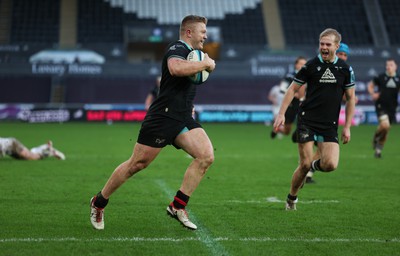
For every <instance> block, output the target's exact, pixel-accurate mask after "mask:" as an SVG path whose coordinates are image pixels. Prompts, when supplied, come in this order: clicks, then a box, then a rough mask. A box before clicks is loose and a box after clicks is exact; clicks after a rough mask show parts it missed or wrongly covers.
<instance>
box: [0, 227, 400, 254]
mask: <svg viewBox="0 0 400 256" xmlns="http://www.w3.org/2000/svg"><path fill="white" fill-rule="evenodd" d="M197 233H200V232H197V231H196V235H198V234H197ZM190 241H200V242H203V243H209V242H213V244H214V245H215V247H219V246H221V245H220V244H218V243H217V242H219V241H227V242H299V243H400V238H397V237H396V238H390V239H379V238H318V237H315V238H308V239H307V238H288V237H277V238H274V237H244V238H230V237H215V238H212V237H210V236H209V237H207V239H206V240H204V236H203V235H198V237H185V238H173V237H110V238H77V237H58V238H45V237H37V238H34V237H28V238H2V239H0V243H40V242H84V243H86V242H173V243H182V242H190ZM216 244H218V245H216ZM221 247H222V246H221ZM215 253H217V252H215ZM226 254H227V253H226V252H225V254H219V255H226Z"/></svg>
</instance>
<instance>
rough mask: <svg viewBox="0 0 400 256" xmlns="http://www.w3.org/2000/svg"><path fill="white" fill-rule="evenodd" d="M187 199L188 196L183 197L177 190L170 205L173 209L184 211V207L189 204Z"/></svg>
mask: <svg viewBox="0 0 400 256" xmlns="http://www.w3.org/2000/svg"><path fill="white" fill-rule="evenodd" d="M189 198H190V197H189V196H188V195H185V194H184V193H183V192H182V191H180V190H178V192H176V196H175V197H174V201H173V202H172V203H171V204H172V206H173V207H174V208H175V209H185V206H186V205H187V203H188V202H189Z"/></svg>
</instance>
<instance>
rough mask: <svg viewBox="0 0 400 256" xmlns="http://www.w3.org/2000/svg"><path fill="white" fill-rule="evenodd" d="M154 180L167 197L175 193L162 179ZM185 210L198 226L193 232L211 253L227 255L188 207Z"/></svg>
mask: <svg viewBox="0 0 400 256" xmlns="http://www.w3.org/2000/svg"><path fill="white" fill-rule="evenodd" d="M156 182H157V184H158V185H159V186H160V188H161V189H162V190H163V191H164V193H165V194H166V195H167V196H168V197H169V198H172V197H173V196H174V195H175V192H174V191H173V190H172V189H170V188H169V187H168V186H167V184H165V182H164V181H163V180H156ZM187 211H188V213H189V217H190V220H191V221H193V223H195V224H196V225H197V227H198V228H197V230H196V231H194V233H195V234H196V235H197V237H198V238H199V241H201V242H202V243H204V244H205V245H206V246H207V248H209V249H210V250H211V253H212V255H229V253H228V252H227V251H226V250H225V248H224V247H223V246H222V245H221V244H219V243H218V240H216V239H214V238H213V237H212V235H211V233H210V232H209V231H208V230H207V228H206V227H204V226H203V225H201V223H200V222H199V221H198V220H197V218H196V216H195V215H194V214H193V213H192V212H191V211H190V210H189V209H187Z"/></svg>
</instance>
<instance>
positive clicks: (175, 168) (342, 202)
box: [0, 123, 400, 255]
mask: <svg viewBox="0 0 400 256" xmlns="http://www.w3.org/2000/svg"><path fill="white" fill-rule="evenodd" d="M204 127H205V129H206V131H207V132H208V134H209V136H210V138H211V140H212V141H213V144H214V147H215V163H214V164H213V166H212V167H211V169H210V170H209V171H208V173H207V174H206V176H205V178H204V179H203V181H202V183H201V184H200V186H199V187H198V189H197V190H196V191H195V193H194V194H193V195H192V197H191V200H190V202H189V207H188V210H189V213H190V217H191V220H192V221H193V222H194V223H196V224H197V225H198V227H199V229H198V230H197V231H191V230H187V229H185V228H183V227H182V226H181V225H180V224H179V223H178V222H177V221H176V220H174V219H172V218H170V217H168V216H167V214H166V207H167V205H168V204H169V203H170V200H171V199H172V197H173V195H174V194H175V192H176V190H177V189H178V188H179V186H180V183H181V180H182V177H183V173H184V171H185V168H186V167H187V165H188V164H189V163H190V161H191V160H190V158H189V157H188V156H187V155H186V154H185V152H183V151H182V150H180V151H178V150H175V149H174V148H173V147H167V148H165V149H164V150H163V151H162V152H161V154H160V156H159V157H158V158H157V159H156V160H155V161H154V162H153V163H152V164H151V165H150V166H149V167H148V169H146V170H144V171H142V172H141V173H139V174H138V175H136V176H135V177H133V178H132V179H130V180H129V181H128V182H127V183H126V184H125V185H124V186H122V187H121V188H120V189H119V190H118V191H117V192H116V193H115V194H114V195H113V196H112V197H111V199H110V203H109V205H108V207H107V209H106V211H105V230H104V231H96V230H94V229H93V228H92V227H91V225H90V221H89V200H90V198H91V197H92V196H93V195H94V194H95V193H97V192H98V191H99V190H100V189H101V188H102V186H103V185H104V183H105V182H106V181H107V179H108V177H109V176H110V174H111V172H112V171H113V170H114V168H115V167H116V166H117V165H118V164H120V163H121V162H122V161H124V160H126V159H127V158H128V157H129V156H130V154H131V152H132V147H133V145H134V143H135V141H136V137H137V134H138V129H139V124H114V125H106V124H103V123H101V124H83V123H67V124H26V123H0V136H1V137H7V136H14V137H17V138H18V139H20V140H21V141H22V142H23V143H24V144H25V145H26V146H28V147H33V146H36V145H39V144H42V143H44V142H45V141H46V140H47V139H52V140H53V143H54V146H55V147H56V148H58V149H59V150H61V151H63V152H64V153H65V154H66V156H67V160H66V161H59V160H56V159H45V160H43V161H36V162H29V161H18V160H14V159H11V158H9V157H5V158H3V159H0V188H1V189H0V192H1V193H0V206H1V207H0V255H399V253H400V231H399V230H400V214H399V209H400V203H399V202H400V200H399V193H400V187H399V182H400V170H399V166H400V154H399V152H400V143H399V141H400V129H399V126H394V127H392V130H391V133H390V135H389V141H388V143H387V145H386V146H385V148H384V151H383V158H382V159H374V158H373V150H372V148H371V139H372V135H373V132H374V130H375V126H360V127H354V128H353V129H352V141H351V142H350V144H348V145H341V157H340V163H339V168H338V169H337V170H336V171H335V172H333V173H329V174H325V173H316V174H315V176H314V177H315V180H316V182H317V183H316V184H306V185H305V187H304V188H303V189H302V191H301V192H300V194H299V203H298V205H297V209H298V210H297V211H293V212H287V211H285V210H284V202H283V201H284V200H285V197H286V195H287V193H288V191H289V186H290V180H291V176H292V172H293V170H294V169H295V167H296V164H297V159H298V158H297V148H296V145H294V144H293V143H292V142H291V141H290V138H288V137H285V138H283V139H281V140H277V139H276V140H273V141H272V140H271V139H270V138H269V132H270V129H271V127H266V126H263V125H261V124H205V125H204Z"/></svg>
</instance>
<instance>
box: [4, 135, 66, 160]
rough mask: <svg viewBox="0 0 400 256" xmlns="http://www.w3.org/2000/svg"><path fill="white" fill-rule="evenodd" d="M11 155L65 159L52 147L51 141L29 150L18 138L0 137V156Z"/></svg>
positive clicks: (39, 158) (36, 158)
mask: <svg viewBox="0 0 400 256" xmlns="http://www.w3.org/2000/svg"><path fill="white" fill-rule="evenodd" d="M6 155H8V156H11V157H13V158H15V159H21V160H41V159H44V158H47V157H55V158H57V159H60V160H65V155H64V154H63V153H62V152H61V151H59V150H57V149H55V148H54V147H53V142H52V141H51V140H49V141H48V142H47V143H46V144H43V145H40V146H37V147H34V148H31V149H30V150H29V149H28V148H27V147H26V146H25V145H24V144H22V143H21V142H20V141H19V140H17V139H16V138H13V137H9V138H1V137H0V157H4V156H6Z"/></svg>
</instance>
